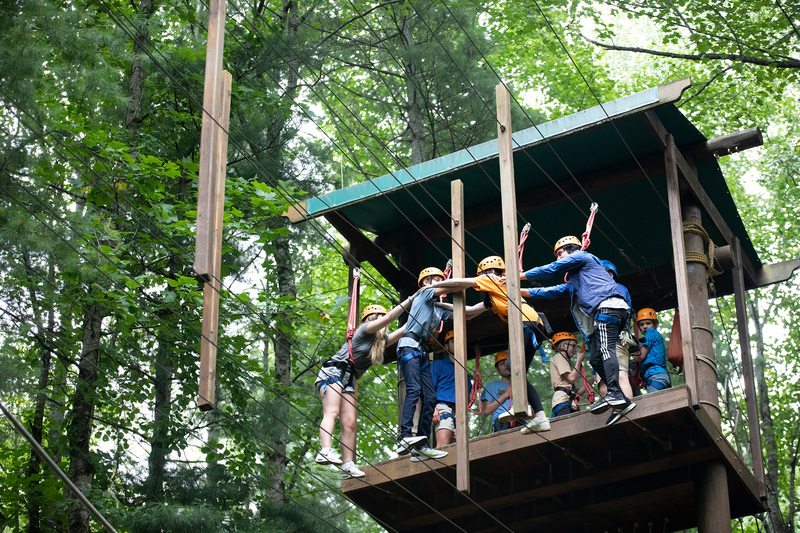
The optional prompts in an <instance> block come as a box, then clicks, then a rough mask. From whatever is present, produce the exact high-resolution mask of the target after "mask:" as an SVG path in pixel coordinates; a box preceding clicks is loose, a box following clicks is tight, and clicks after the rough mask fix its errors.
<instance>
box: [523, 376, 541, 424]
mask: <svg viewBox="0 0 800 533" xmlns="http://www.w3.org/2000/svg"><path fill="white" fill-rule="evenodd" d="M525 384H526V385H527V386H528V387H527V389H528V403H529V404H531V407H533V414H534V415H535V416H538V417H543V416H544V407H543V406H542V400H541V399H539V393H538V392H536V389H535V388H534V387H533V385H531V382H530V381H528V380H525Z"/></svg>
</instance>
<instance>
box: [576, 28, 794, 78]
mask: <svg viewBox="0 0 800 533" xmlns="http://www.w3.org/2000/svg"><path fill="white" fill-rule="evenodd" d="M578 35H580V36H581V37H582V38H583V40H585V41H586V42H588V43H590V44H593V45H595V46H598V47H600V48H603V49H604V50H611V51H614V52H633V53H636V54H647V55H653V56H658V57H668V58H671V59H687V60H689V61H705V60H706V59H716V60H723V61H739V62H740V63H749V64H751V65H759V66H762V67H776V68H798V69H800V60H798V59H789V60H784V61H775V60H769V59H761V58H758V57H753V56H746V55H742V54H724V53H717V52H711V53H707V54H679V53H676V52H663V51H661V50H650V49H649V48H638V47H635V46H615V45H612V44H606V43H601V42H598V41H595V40H593V39H590V38H588V37H586V36H585V35H583V34H582V33H579V34H578Z"/></svg>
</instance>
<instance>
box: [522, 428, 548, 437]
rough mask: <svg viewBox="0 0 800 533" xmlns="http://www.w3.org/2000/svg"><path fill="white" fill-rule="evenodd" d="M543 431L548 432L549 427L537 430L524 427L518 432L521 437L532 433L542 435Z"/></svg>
mask: <svg viewBox="0 0 800 533" xmlns="http://www.w3.org/2000/svg"><path fill="white" fill-rule="evenodd" d="M545 431H550V426H547V427H543V428H539V429H534V428H529V427H528V426H525V427H524V428H522V429H521V430H520V433H522V434H523V435H533V434H534V433H543V432H545Z"/></svg>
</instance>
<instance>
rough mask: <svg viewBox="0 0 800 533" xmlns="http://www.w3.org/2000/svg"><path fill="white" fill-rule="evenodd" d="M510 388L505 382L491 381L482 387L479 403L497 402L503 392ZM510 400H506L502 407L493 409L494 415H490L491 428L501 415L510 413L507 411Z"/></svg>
mask: <svg viewBox="0 0 800 533" xmlns="http://www.w3.org/2000/svg"><path fill="white" fill-rule="evenodd" d="M510 386H511V383H506V382H505V381H492V382H490V383H487V384H486V385H484V386H483V392H482V393H481V401H482V402H493V401H495V400H497V399H498V398H499V397H500V396H502V395H503V392H505V390H506V389H507V388H508V387H510ZM511 402H512V399H511V398H508V399H507V400H506V401H505V402H503V405H501V406H500V407H498V408H497V409H495V411H494V413H492V427H494V425H495V422H496V421H497V418H498V417H499V416H500V415H502V414H503V413H507V412H510V411H509V409H510V408H511Z"/></svg>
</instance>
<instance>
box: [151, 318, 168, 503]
mask: <svg viewBox="0 0 800 533" xmlns="http://www.w3.org/2000/svg"><path fill="white" fill-rule="evenodd" d="M161 318H162V320H168V318H167V317H166V316H164V313H162V317H161ZM163 326H165V327H166V325H163ZM167 335H168V333H165V332H164V331H163V328H162V331H161V332H160V333H159V340H158V348H157V349H156V361H155V367H156V368H155V384H154V385H155V401H154V408H153V433H152V435H151V437H150V454H149V455H148V458H147V466H148V472H147V480H146V481H145V491H144V492H145V498H146V500H147V501H148V502H156V501H161V500H162V499H163V496H164V469H165V466H166V463H167V453H168V450H169V446H168V442H167V441H168V438H169V426H170V410H171V408H172V378H173V373H172V370H173V368H172V361H171V360H170V357H169V354H170V351H169V345H170V343H169V341H168V340H167V339H166V338H165V337H166V336H167Z"/></svg>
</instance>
